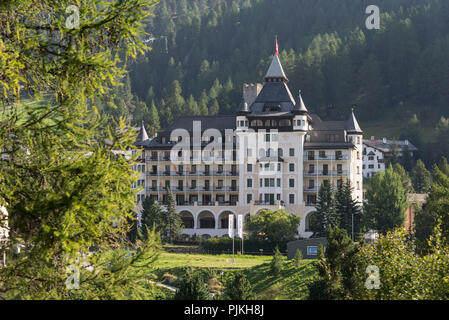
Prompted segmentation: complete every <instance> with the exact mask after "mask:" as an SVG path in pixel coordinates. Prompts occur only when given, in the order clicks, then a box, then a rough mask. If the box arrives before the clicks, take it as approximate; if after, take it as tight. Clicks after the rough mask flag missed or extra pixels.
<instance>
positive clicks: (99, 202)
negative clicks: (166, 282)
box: [0, 0, 159, 299]
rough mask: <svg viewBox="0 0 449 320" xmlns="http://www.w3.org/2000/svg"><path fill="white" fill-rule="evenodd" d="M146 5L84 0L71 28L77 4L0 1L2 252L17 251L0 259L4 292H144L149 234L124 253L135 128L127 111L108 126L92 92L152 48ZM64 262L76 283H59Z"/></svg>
mask: <svg viewBox="0 0 449 320" xmlns="http://www.w3.org/2000/svg"><path fill="white" fill-rule="evenodd" d="M154 3H155V1H149V0H139V1H106V2H104V1H99V0H98V1H97V0H92V1H90V2H89V4H86V3H84V5H83V7H82V8H80V11H81V17H80V19H79V23H80V26H79V29H77V28H76V27H75V26H74V27H75V28H71V26H68V24H66V22H67V21H66V20H67V15H66V13H65V9H66V8H67V7H68V6H69V5H72V4H73V2H70V1H53V2H52V1H50V2H46V3H45V5H40V4H39V5H37V4H36V2H35V1H31V0H24V1H20V2H16V1H15V2H11V1H8V2H2V4H1V10H0V30H1V35H0V43H1V45H0V61H3V62H5V63H0V87H1V90H0V92H1V98H0V106H1V108H2V112H1V116H0V117H1V121H0V150H2V153H3V154H2V159H6V160H7V161H2V162H1V172H2V174H1V178H0V198H1V199H3V200H5V202H6V204H7V205H6V207H7V210H8V213H9V219H10V221H9V222H10V227H11V232H10V246H8V247H7V248H6V250H7V251H8V252H12V250H13V248H14V246H15V245H17V244H19V243H20V244H22V245H24V246H25V249H24V250H22V251H21V253H20V254H19V255H17V256H16V257H14V259H10V260H9V264H8V265H7V266H6V267H2V268H0V279H1V284H0V299H8V298H14V299H138V298H140V299H149V298H151V293H150V292H149V291H148V290H147V289H146V287H145V286H146V282H145V281H146V280H148V276H149V274H148V268H150V266H151V265H152V263H153V262H154V259H155V258H156V257H157V250H158V248H159V244H158V242H157V240H156V238H155V237H154V235H153V234H152V235H150V236H149V238H148V240H147V241H145V242H140V243H139V245H138V246H137V247H134V250H133V254H132V255H129V253H130V251H129V246H130V245H131V244H129V243H128V242H127V241H126V232H127V231H128V230H129V227H130V225H129V224H128V223H127V222H128V221H129V220H130V219H132V218H133V213H132V210H133V208H134V206H135V190H132V189H131V183H132V181H134V180H135V179H136V178H137V177H136V173H135V171H134V170H133V169H132V167H133V166H134V165H135V160H134V159H133V158H132V157H128V156H124V155H127V154H131V152H130V148H132V143H133V141H134V140H135V133H134V132H133V130H129V123H128V122H125V121H124V120H123V119H122V120H118V121H117V122H116V123H114V124H113V125H110V124H109V125H108V121H109V120H110V119H108V118H105V117H102V116H101V115H100V114H99V112H98V109H97V107H96V105H95V101H98V98H102V97H103V96H104V95H106V94H109V93H111V88H113V87H114V86H116V85H117V84H118V83H119V82H120V81H121V80H122V78H123V76H124V75H125V74H126V71H125V68H126V64H125V63H123V61H126V60H127V59H128V58H133V57H136V53H137V52H145V50H147V49H148V48H147V47H146V46H145V45H144V44H143V43H142V42H140V41H137V39H139V38H141V37H142V36H143V35H144V34H145V31H144V26H143V24H142V21H143V20H144V19H145V17H147V16H148V15H149V14H150V12H149V9H150V6H151V5H153V4H154ZM41 4H42V3H41ZM43 17H48V19H43ZM118 25H120V27H119V28H118V27H117V26H118ZM117 57H121V59H118V58H117ZM122 58H123V59H122ZM120 60H121V62H120ZM22 90H23V91H22ZM131 247H133V246H131ZM87 266H88V267H89V269H91V270H88V269H87ZM68 267H70V268H71V270H73V268H74V269H77V268H78V270H79V272H80V283H79V285H80V289H79V290H69V289H68V287H67V286H66V280H67V277H68V276H69V275H68V274H67V273H66V270H67V268H68ZM92 269H93V270H94V272H92Z"/></svg>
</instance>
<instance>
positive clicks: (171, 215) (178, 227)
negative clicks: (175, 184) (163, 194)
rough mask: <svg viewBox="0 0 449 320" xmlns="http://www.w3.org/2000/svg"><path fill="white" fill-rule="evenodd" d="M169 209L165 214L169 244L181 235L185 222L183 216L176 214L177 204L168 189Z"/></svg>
mask: <svg viewBox="0 0 449 320" xmlns="http://www.w3.org/2000/svg"><path fill="white" fill-rule="evenodd" d="M166 207H167V209H166V212H165V220H166V224H167V229H166V234H165V236H166V239H167V241H168V242H169V243H173V241H174V240H175V239H176V238H177V237H178V236H179V235H180V234H181V231H182V229H183V222H182V219H181V215H180V214H179V213H178V212H176V203H175V200H174V199H173V195H172V193H171V191H170V188H167V206H166Z"/></svg>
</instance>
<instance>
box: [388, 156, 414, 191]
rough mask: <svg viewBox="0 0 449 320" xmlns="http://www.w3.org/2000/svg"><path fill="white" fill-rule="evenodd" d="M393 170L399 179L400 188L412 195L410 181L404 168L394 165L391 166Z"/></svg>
mask: <svg viewBox="0 0 449 320" xmlns="http://www.w3.org/2000/svg"><path fill="white" fill-rule="evenodd" d="M393 170H394V172H396V173H397V174H398V175H399V176H400V177H401V181H402V186H403V187H404V190H405V192H406V193H412V192H413V184H412V180H411V179H410V175H409V174H408V172H407V171H406V170H405V168H404V167H403V166H402V165H401V164H400V163H395V164H393Z"/></svg>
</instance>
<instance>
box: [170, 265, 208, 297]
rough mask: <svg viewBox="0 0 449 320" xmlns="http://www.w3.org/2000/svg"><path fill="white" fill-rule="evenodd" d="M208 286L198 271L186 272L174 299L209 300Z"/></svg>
mask: <svg viewBox="0 0 449 320" xmlns="http://www.w3.org/2000/svg"><path fill="white" fill-rule="evenodd" d="M209 298H210V294H209V288H208V286H207V285H206V283H204V279H203V277H202V276H201V275H200V274H198V273H191V272H188V273H187V275H186V278H185V279H184V280H183V281H182V282H181V284H180V286H179V290H178V292H177V293H176V295H175V297H174V299H175V300H209Z"/></svg>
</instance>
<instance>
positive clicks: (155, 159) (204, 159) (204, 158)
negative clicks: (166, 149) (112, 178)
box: [142, 156, 236, 163]
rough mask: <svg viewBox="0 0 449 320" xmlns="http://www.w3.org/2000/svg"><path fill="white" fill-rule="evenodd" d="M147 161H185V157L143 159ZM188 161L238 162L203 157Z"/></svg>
mask: <svg viewBox="0 0 449 320" xmlns="http://www.w3.org/2000/svg"><path fill="white" fill-rule="evenodd" d="M142 159H145V161H147V162H158V161H183V160H184V158H183V157H176V158H174V159H172V158H171V157H170V156H159V157H156V158H155V157H145V158H142ZM186 160H188V161H190V162H194V161H195V162H199V163H201V162H218V163H220V162H226V163H231V162H236V160H235V159H233V158H232V157H202V158H199V159H197V158H194V157H190V158H187V159H186Z"/></svg>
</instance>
